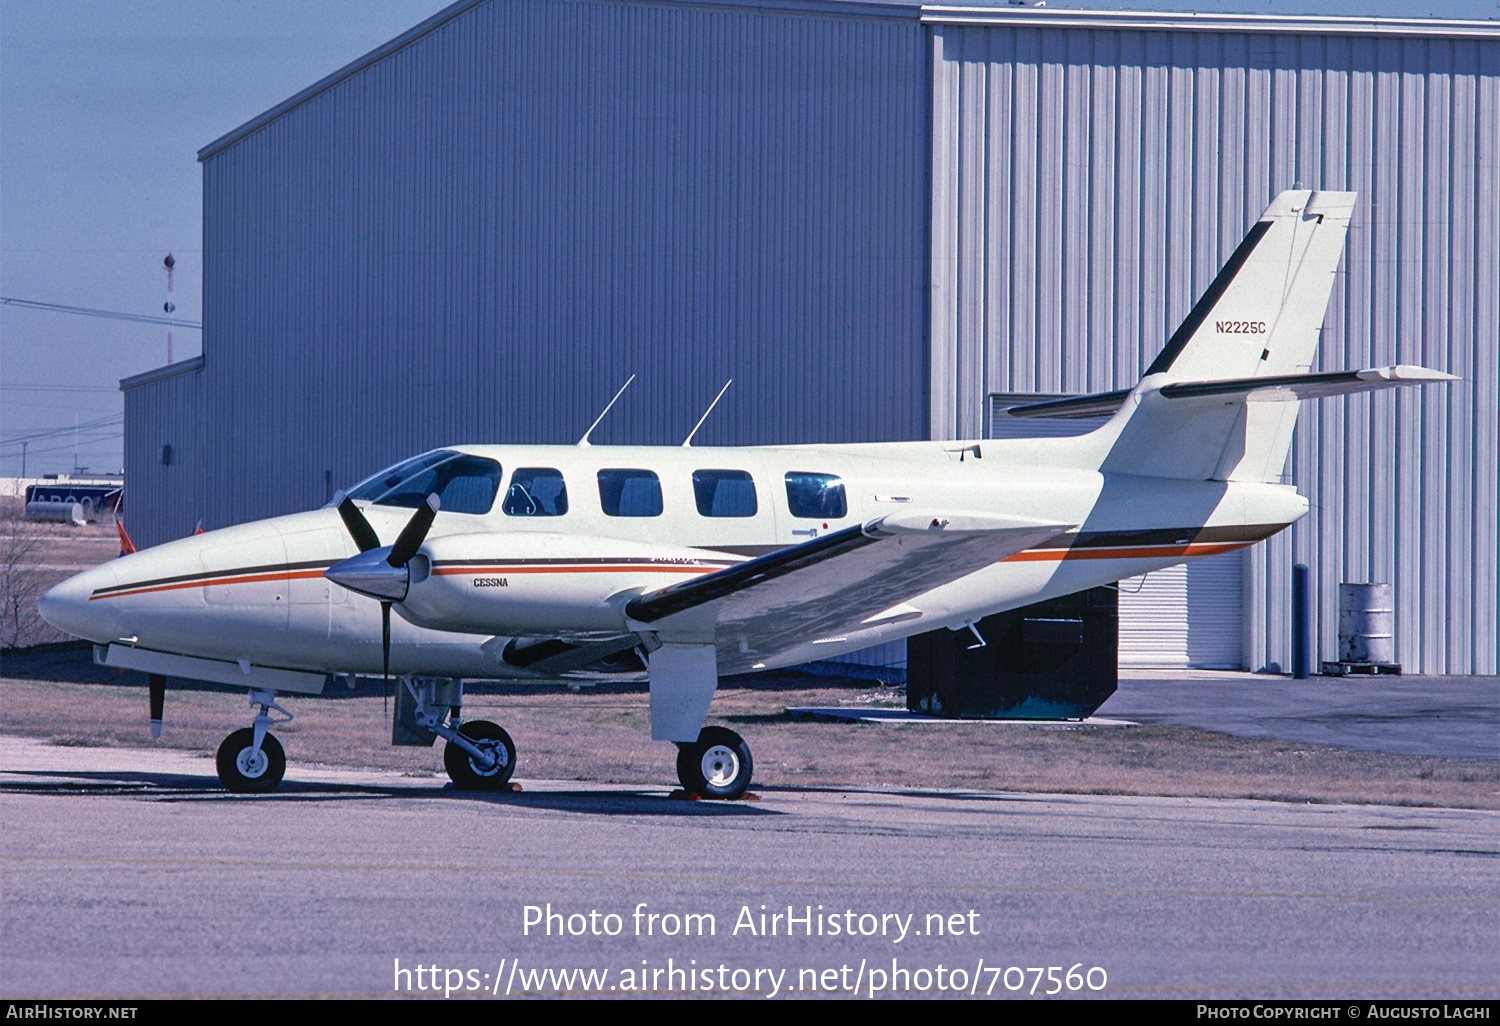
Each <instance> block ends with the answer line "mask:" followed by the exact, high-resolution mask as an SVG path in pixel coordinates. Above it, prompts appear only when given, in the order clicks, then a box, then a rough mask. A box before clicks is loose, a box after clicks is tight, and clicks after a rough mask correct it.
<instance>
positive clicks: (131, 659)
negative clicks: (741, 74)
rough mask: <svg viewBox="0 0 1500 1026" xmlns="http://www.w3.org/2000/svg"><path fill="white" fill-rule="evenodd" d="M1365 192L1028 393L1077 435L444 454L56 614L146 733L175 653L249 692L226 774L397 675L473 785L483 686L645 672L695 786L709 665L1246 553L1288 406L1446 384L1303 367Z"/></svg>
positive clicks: (1288, 421)
mask: <svg viewBox="0 0 1500 1026" xmlns="http://www.w3.org/2000/svg"><path fill="white" fill-rule="evenodd" d="M1354 198H1355V196H1354V194H1353V193H1348V192H1309V191H1301V190H1293V191H1289V192H1283V193H1282V194H1281V195H1279V196H1277V197H1276V198H1275V200H1274V201H1273V202H1272V203H1271V205H1270V207H1269V208H1268V209H1267V210H1266V212H1265V213H1264V214H1263V215H1262V216H1261V217H1260V219H1259V220H1257V221H1256V222H1255V224H1254V225H1252V226H1251V228H1250V231H1249V234H1247V235H1246V236H1245V239H1244V241H1243V242H1241V243H1240V245H1239V247H1238V248H1237V249H1236V250H1235V251H1234V254H1233V255H1232V256H1231V257H1230V258H1229V262H1228V263H1227V264H1225V266H1224V268H1223V270H1222V271H1220V272H1219V275H1218V277H1217V278H1215V279H1214V282H1213V284H1212V285H1211V286H1210V287H1209V289H1208V291H1207V292H1206V293H1204V295H1203V297H1202V298H1201V299H1199V300H1198V302H1197V304H1196V305H1195V306H1194V307H1193V309H1192V312H1191V313H1189V314H1188V317H1187V319H1186V320H1185V321H1184V322H1183V324H1182V326H1181V327H1180V328H1178V329H1177V331H1176V333H1174V334H1173V335H1172V337H1171V339H1170V340H1169V341H1168V343H1167V346H1166V348H1165V350H1164V351H1163V352H1162V353H1161V355H1160V356H1159V357H1157V359H1156V361H1155V362H1154V363H1153V364H1152V365H1151V367H1150V369H1149V370H1148V371H1147V373H1146V375H1145V377H1144V378H1142V379H1141V382H1140V383H1139V384H1138V385H1136V386H1135V387H1134V388H1132V389H1128V390H1121V391H1119V392H1112V393H1108V394H1102V395H1092V396H1083V397H1079V398H1070V399H1062V400H1056V401H1051V402H1041V403H1035V404H1033V405H1030V406H1023V407H1019V408H1015V409H1012V410H1011V411H1010V414H1011V415H1012V416H1019V417H1055V416H1061V417H1068V416H1075V417H1076V416H1085V415H1104V414H1108V413H1110V411H1113V416H1112V417H1111V418H1110V419H1109V420H1108V422H1107V423H1105V424H1104V425H1103V426H1102V427H1100V428H1098V429H1097V430H1095V431H1093V432H1091V433H1089V434H1085V435H1080V436H1077V437H1071V438H1022V439H1014V440H1007V441H984V442H976V441H964V442H902V443H894V444H871V445H820V446H768V447H750V448H691V447H689V446H688V445H686V444H684V445H683V446H676V447H670V448H669V447H643V446H642V447H636V446H621V447H616V446H609V447H604V446H600V447H590V446H589V445H588V444H587V435H585V438H584V441H583V442H581V443H579V444H578V445H572V446H504V445H464V446H454V447H452V448H447V449H440V450H436V451H433V452H429V453H425V454H423V455H421V456H417V457H415V458H414V459H410V460H407V461H406V462H404V463H400V464H398V465H396V466H394V467H391V468H390V469H388V470H383V471H381V472H380V473H378V474H376V475H374V476H373V477H370V478H369V479H367V480H365V481H363V482H361V483H360V484H358V485H356V486H355V487H354V488H353V489H351V490H350V491H349V493H348V494H347V495H345V496H343V497H341V499H336V500H335V502H334V503H331V504H330V505H329V506H327V507H324V508H323V509H319V510H314V511H311V512H305V513H295V514H292V515H289V516H282V517H275V518H272V519H270V520H262V521H259V522H256V523H250V524H244V525H241V526H238V527H230V528H226V529H224V530H220V531H213V532H210V533H208V534H203V535H197V536H194V537H191V538H185V539H183V540H181V541H175V542H170V543H168V544H165V545H161V546H158V547H156V548H153V549H150V550H148V551H144V552H140V553H136V554H134V555H128V556H125V557H123V558H121V559H118V560H115V561H113V562H111V563H107V564H105V565H103V566H100V567H97V568H95V569H92V570H89V571H86V572H84V573H81V574H79V575H78V576H76V577H74V578H72V579H71V580H68V581H66V582H64V583H62V584H60V585H58V586H57V587H56V588H54V589H52V590H51V591H50V592H48V593H47V595H46V596H45V597H44V598H43V599H42V600H41V612H42V615H43V616H44V617H45V618H46V619H47V621H48V622H49V623H51V624H53V625H54V626H56V627H58V628H60V629H62V630H64V631H68V632H70V633H72V634H76V635H79V636H80V637H83V638H87V639H89V640H91V641H93V642H95V643H96V649H95V654H96V659H97V660H98V661H99V662H100V663H102V664H104V665H107V666H117V667H126V668H130V669H135V670H140V671H144V672H145V673H147V674H148V675H150V677H149V679H150V682H151V699H152V701H151V705H152V719H153V733H155V732H157V731H159V729H160V720H161V693H162V687H163V684H164V680H165V677H166V676H168V675H170V676H176V677H183V678H190V679H200V680H208V681H218V682H224V683H232V684H243V685H245V686H246V687H248V689H249V692H250V702H251V705H252V706H253V707H258V708H259V712H258V714H257V715H256V716H255V717H254V724H253V726H251V727H247V728H244V729H241V730H237V731H235V732H234V733H232V734H230V735H229V737H228V738H227V739H226V740H225V742H224V744H223V745H222V746H221V747H220V749H219V753H218V771H219V776H220V778H221V779H222V780H223V782H224V785H225V786H226V787H227V788H229V789H230V790H231V791H241V792H259V791H269V790H271V789H273V788H274V787H276V785H277V784H278V783H279V782H280V780H281V777H282V773H283V772H284V770H285V765H286V760H285V756H284V754H283V751H282V748H281V745H280V744H279V743H278V742H277V741H276V739H275V738H274V737H273V736H272V735H271V734H270V733H268V732H267V727H268V726H270V725H271V724H273V723H276V722H284V721H285V719H288V718H290V714H288V713H287V712H286V711H285V710H284V709H282V708H281V707H280V706H279V705H278V704H277V703H276V695H277V693H278V692H291V693H294V694H314V695H315V694H318V693H320V692H321V691H322V690H323V687H324V684H325V682H326V681H327V680H328V678H329V676H330V675H352V674H372V673H377V672H384V673H385V674H386V675H387V677H388V676H389V674H390V673H391V672H392V671H394V672H395V673H396V674H397V675H398V676H399V677H400V686H401V687H403V688H404V689H406V695H404V696H398V697H401V698H403V699H405V698H407V697H408V696H409V699H410V704H409V707H408V708H409V709H414V717H413V718H414V720H415V723H416V725H417V726H418V727H419V728H420V729H421V730H422V731H424V732H426V733H425V734H424V735H423V736H424V737H425V738H426V740H427V742H428V743H431V741H432V737H430V736H427V735H429V734H430V735H435V736H438V737H442V738H444V739H446V742H447V747H446V750H445V752H444V763H445V765H446V767H447V770H448V773H449V775H450V776H451V777H452V779H453V783H454V784H455V785H456V786H458V787H460V788H469V789H484V788H500V787H503V786H505V784H506V781H508V780H509V778H510V776H511V773H512V771H513V770H514V768H515V762H516V753H515V746H514V745H513V744H512V742H511V739H510V737H509V736H508V735H507V734H506V732H505V731H504V730H503V729H501V728H500V727H499V726H498V725H496V724H494V723H490V722H487V721H483V720H463V719H462V718H461V716H460V710H461V705H462V680H463V679H464V678H469V679H496V678H542V679H554V680H555V679H558V678H564V679H572V680H576V681H582V682H589V681H600V680H640V679H644V680H648V681H649V682H650V693H651V736H652V737H653V738H655V739H658V740H664V741H672V742H675V743H676V744H677V746H678V750H679V751H678V757H677V771H678V775H679V777H680V779H681V782H682V785H683V787H684V788H686V789H687V790H688V791H691V792H695V793H697V794H699V795H701V796H706V797H718V798H735V797H738V796H739V795H741V794H743V793H744V791H745V789H746V787H747V786H748V785H749V783H750V775H751V757H750V749H749V746H748V745H747V744H746V743H745V741H744V740H743V739H742V738H741V737H739V735H737V734H735V733H734V732H733V731H730V730H727V729H725V728H723V727H717V726H708V727H705V726H704V721H705V718H706V717H707V715H708V711H709V703H710V701H711V700H712V698H713V695H714V690H715V688H716V687H717V685H718V681H719V677H720V676H721V675H724V674H734V673H747V672H751V671H756V670H769V669H775V668H777V667H785V666H792V665H795V664H798V663H804V662H807V661H809V660H813V659H826V658H829V657H832V656H837V655H839V654H840V653H844V652H850V651H853V650H855V649H859V648H864V647H866V646H869V645H873V644H876V643H879V642H884V641H890V640H892V639H896V638H903V637H907V636H909V635H913V634H917V633H920V632H923V631H930V630H934V629H937V628H945V627H946V628H949V629H953V630H961V629H964V628H965V627H967V626H970V625H972V624H974V623H975V622H976V621H977V620H979V619H980V618H982V617H984V616H987V615H989V614H991V613H996V612H999V611H1002V610H1006V609H1012V608H1016V607H1019V606H1024V605H1028V604H1030V603H1032V602H1036V601H1039V600H1042V599H1046V598H1051V597H1054V596H1058V595H1065V594H1068V593H1071V592H1076V591H1080V590H1083V589H1086V588H1091V587H1094V586H1097V585H1101V584H1106V583H1109V582H1113V581H1118V580H1120V579H1121V578H1125V577H1130V576H1133V575H1136V574H1141V573H1145V572H1147V571H1150V570H1156V569H1160V568H1162V567H1167V566H1171V565H1173V564H1176V563H1180V562H1183V561H1184V560H1188V559H1192V558H1195V557H1198V556H1207V555H1213V554H1215V553H1220V552H1228V551H1230V550H1233V549H1239V548H1243V547H1245V546H1247V545H1252V544H1254V543H1255V542H1258V541H1260V540H1262V539H1264V538H1266V537H1269V536H1270V535H1272V534H1274V533H1276V532H1277V531H1280V530H1281V529H1282V528H1284V527H1286V526H1287V525H1289V524H1291V523H1292V522H1293V521H1294V520H1296V519H1298V518H1299V517H1301V516H1303V515H1304V514H1305V513H1306V512H1307V509H1308V504H1307V501H1306V500H1305V499H1303V498H1302V496H1300V495H1298V494H1297V492H1296V491H1295V490H1294V489H1293V488H1292V487H1289V486H1286V485H1282V484H1279V483H1277V481H1278V478H1279V477H1280V475H1281V471H1282V467H1283V465H1284V463H1285V462H1286V456H1287V450H1288V448H1289V446H1290V443H1291V436H1292V427H1293V424H1294V422H1295V420H1296V416H1297V408H1298V405H1299V401H1300V400H1302V399H1315V398H1322V397H1325V396H1332V395H1343V394H1347V393H1350V392H1362V391H1368V390H1371V389H1378V388H1387V387H1391V386H1396V385H1408V384H1410V385H1418V384H1427V383H1431V382H1438V381H1450V380H1454V379H1453V378H1452V377H1451V376H1450V375H1447V374H1443V373H1439V372H1437V371H1431V370H1426V369H1424V368H1420V367H1409V366H1395V367H1380V368H1371V369H1366V370H1349V371H1338V372H1334V373H1317V374H1314V373H1309V368H1310V366H1311V364H1312V362H1313V354H1314V350H1315V348H1316V344H1317V340H1318V333H1319V331H1320V330H1321V324H1322V319H1323V312H1324V309H1325V307H1326V306H1327V304H1328V296H1329V291H1330V289H1331V288H1332V286H1333V279H1334V274H1335V270H1336V267H1337V265H1338V262H1339V257H1340V253H1341V252H1342V249H1343V243H1344V235H1345V233H1346V231H1347V229H1348V227H1349V218H1350V213H1351V210H1352V209H1353V206H1354ZM617 398H618V396H617ZM596 423H597V421H596ZM700 423H701V421H700ZM590 430H592V428H591V429H590ZM413 510H415V512H413ZM393 609H394V610H395V611H396V613H398V614H399V618H398V619H396V620H395V621H394V622H393V621H392V620H391V617H390V612H391V610H393ZM393 626H394V629H392V627H393ZM398 709H399V707H398Z"/></svg>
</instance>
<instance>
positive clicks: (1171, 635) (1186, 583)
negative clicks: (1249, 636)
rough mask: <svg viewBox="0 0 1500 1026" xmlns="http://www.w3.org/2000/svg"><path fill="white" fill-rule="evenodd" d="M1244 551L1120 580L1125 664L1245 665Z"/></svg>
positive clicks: (1230, 667)
mask: <svg viewBox="0 0 1500 1026" xmlns="http://www.w3.org/2000/svg"><path fill="white" fill-rule="evenodd" d="M1244 573H1245V555H1244V553H1243V552H1226V553H1224V554H1223V555H1219V556H1206V557H1204V558H1203V559H1197V560H1194V561H1193V562H1191V563H1185V564H1181V565H1178V566H1172V567H1168V568H1167V569H1165V570H1155V571H1152V572H1151V573H1149V574H1146V575H1145V576H1144V577H1131V578H1129V579H1128V580H1124V581H1121V582H1120V665H1121V666H1179V667H1182V666H1191V667H1199V668H1202V669H1211V670H1233V669H1240V668H1241V667H1243V666H1244V665H1245V641H1244V619H1243V605H1244V591H1243V588H1244Z"/></svg>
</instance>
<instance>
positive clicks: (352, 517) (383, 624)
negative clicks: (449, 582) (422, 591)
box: [323, 492, 441, 690]
mask: <svg viewBox="0 0 1500 1026" xmlns="http://www.w3.org/2000/svg"><path fill="white" fill-rule="evenodd" d="M440 505H441V504H440V503H439V502H438V497H437V493H436V492H434V493H432V494H431V495H429V496H427V501H426V502H424V503H422V505H420V506H418V507H417V511H416V512H415V513H413V514H412V516H411V519H410V520H408V521H407V522H406V526H405V527H403V528H402V529H401V533H400V534H399V535H397V536H396V544H394V545H389V546H386V545H381V544H380V536H379V535H377V534H376V533H375V529H374V528H373V527H371V526H370V522H369V521H368V520H366V519H365V515H364V514H363V513H362V512H360V509H359V507H358V506H356V505H354V500H353V499H351V498H349V497H348V496H347V495H346V496H344V497H343V498H342V499H341V500H340V501H339V503H338V511H339V517H340V518H341V519H342V520H343V521H344V527H346V528H347V529H348V531H349V536H350V537H351V538H353V539H354V544H355V545H357V546H359V555H357V556H350V557H349V558H348V559H345V560H341V561H340V562H338V563H335V564H333V566H331V567H329V568H328V569H327V570H325V571H323V576H324V577H326V578H328V579H329V580H330V581H332V582H333V583H334V584H337V585H340V586H342V587H345V588H348V589H349V590H350V591H355V592H358V593H359V594H361V595H368V596H369V597H370V598H373V599H376V600H378V601H379V602H380V658H381V672H382V674H383V676H384V678H385V682H386V688H387V690H389V686H390V677H391V603H393V602H400V601H401V600H402V599H404V598H406V592H407V589H408V588H410V587H411V571H410V570H409V569H408V568H407V564H408V563H410V562H411V560H412V557H413V556H415V555H416V554H417V550H418V549H420V548H421V547H422V542H423V540H425V539H426V537H427V532H428V531H430V530H432V521H433V519H434V518H435V517H436V516H437V512H438V508H439V506H440Z"/></svg>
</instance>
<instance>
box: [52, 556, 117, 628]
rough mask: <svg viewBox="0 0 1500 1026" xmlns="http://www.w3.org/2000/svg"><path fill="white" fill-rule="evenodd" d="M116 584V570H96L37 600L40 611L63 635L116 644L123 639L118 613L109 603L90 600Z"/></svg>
mask: <svg viewBox="0 0 1500 1026" xmlns="http://www.w3.org/2000/svg"><path fill="white" fill-rule="evenodd" d="M117 583H118V581H117V580H116V577H115V571H114V568H113V567H111V566H109V565H108V564H105V565H104V566H96V567H94V568H93V569H92V570H85V571H84V572H83V573H81V574H77V575H75V576H73V577H69V578H68V579H67V580H66V581H63V582H62V583H61V584H59V585H57V586H56V587H54V588H52V589H51V590H50V591H48V592H47V593H46V594H45V595H43V596H42V597H41V598H40V599H38V600H37V604H36V605H37V611H38V612H39V613H41V614H42V619H43V620H46V621H47V622H48V623H50V624H51V625H52V626H54V627H56V628H57V629H58V630H60V631H66V632H67V633H68V634H72V635H76V636H77V637H80V638H87V639H88V640H90V641H113V640H115V639H116V638H118V637H119V636H120V633H119V623H118V620H119V613H118V611H117V610H116V609H115V608H114V606H113V605H112V604H111V603H109V602H91V601H89V599H90V597H91V596H92V595H93V594H94V592H95V591H96V590H97V589H99V588H109V587H112V586H114V585H115V584H117Z"/></svg>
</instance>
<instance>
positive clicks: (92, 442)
mask: <svg viewBox="0 0 1500 1026" xmlns="http://www.w3.org/2000/svg"><path fill="white" fill-rule="evenodd" d="M950 2H955V0H950ZM445 6H447V2H446V0H129V2H125V0H0V296H12V297H19V298H22V299H28V300H38V301H42V302H50V303H62V304H67V305H70V306H82V307H94V308H99V309H106V310H122V311H130V312H134V313H146V314H154V313H159V312H160V310H161V304H162V302H163V301H164V300H165V298H166V296H165V291H166V275H165V272H164V270H163V269H162V266H161V261H162V257H163V256H165V254H166V253H167V252H168V251H169V250H170V251H171V252H172V253H173V254H174V255H175V257H176V259H177V270H176V301H177V308H178V309H177V315H178V316H179V317H181V318H183V319H185V320H190V321H196V320H200V319H201V316H202V305H201V301H200V298H201V297H200V293H201V287H202V274H201V269H202V261H203V254H202V252H201V246H202V217H201V213H202V210H201V208H202V181H201V173H200V169H199V165H198V163H197V157H196V155H197V151H198V149H199V148H200V147H202V146H204V145H205V144H207V143H209V142H211V141H212V140H214V139H216V138H218V137H219V136H220V135H223V134H224V133H225V132H228V131H229V130H230V129H232V128H234V127H236V126H237V125H239V124H241V123H243V122H245V121H247V120H249V119H250V118H252V117H254V116H255V115H256V114H259V113H260V112H261V111H263V110H265V109H266V108H268V107H271V106H273V105H275V104H276V103H278V102H279V101H281V100H283V99H285V98H286V97H287V96H290V95H291V94H293V93H295V92H297V91H299V90H300V89H302V88H304V87H305V86H308V85H310V84H311V83H313V82H315V81H317V80H318V79H319V78H322V77H323V76H324V75H326V74H328V73H329V72H331V71H333V70H335V69H337V68H339V67H340V66H342V65H344V64H346V63H348V62H349V61H351V60H353V59H354V58H356V57H358V56H360V55H361V54H363V53H366V52H368V51H369V50H372V49H374V48H375V47H376V46H379V45H380V44H381V43H383V42H385V41H386V40H388V39H390V38H391V37H393V36H396V35H398V34H399V33H401V32H403V31H405V30H406V29H408V28H410V27H411V26H413V25H415V24H417V23H418V22H420V21H422V20H423V19H425V18H427V17H428V16H429V15H431V14H433V13H435V12H436V11H439V10H441V9H442V8H443V7H445ZM1049 6H1051V7H1073V8H1084V9H1101V8H1106V9H1136V10H1200V11H1212V12H1224V11H1253V12H1259V13H1275V14H1299V13H1301V14H1378V15H1391V16H1424V15H1427V16H1434V15H1435V16H1439V17H1450V18H1488V19H1495V18H1500V3H1497V2H1496V0H1402V2H1396V0H1296V2H1293V0H1240V2H1233V0H1198V2H1196V3H1189V2H1177V0H1114V2H1107V0H1094V2H1088V0H1076V2H1074V0H1051V2H1050V4H1049ZM174 335H175V339H174V341H175V355H176V358H177V359H184V358H187V357H189V356H193V355H196V354H197V353H198V351H199V342H200V338H199V335H200V333H199V332H197V331H193V330H188V329H183V328H179V329H177V331H176V332H175V333H174ZM165 362H166V329H165V328H164V327H160V326H152V325H141V324H132V323H127V322H121V321H112V320H100V319H94V318H84V317H76V316H70V315H64V314H57V313H48V312H41V311H35V310H23V309H17V308H15V307H0V385H4V386H5V387H4V388H3V390H0V475H5V476H13V475H15V474H18V473H19V472H20V462H21V461H20V455H21V454H20V449H19V446H18V445H16V444H7V443H14V442H15V440H16V439H18V438H20V437H21V436H24V435H27V434H32V433H37V432H45V431H49V430H52V429H62V434H59V435H54V436H53V437H51V438H45V439H36V440H34V441H33V442H32V443H31V445H30V447H29V449H30V453H29V458H28V462H27V471H28V473H30V474H32V475H36V474H40V473H47V472H57V471H66V470H70V469H72V467H73V465H74V447H73V436H72V431H71V427H72V425H73V423H74V421H75V418H76V419H77V420H78V421H80V422H88V421H98V420H101V419H104V418H109V417H111V416H113V415H118V414H119V413H120V411H121V409H122V408H123V403H122V400H121V396H120V393H119V392H118V390H117V388H116V386H117V384H118V381H119V379H120V378H122V377H127V376H129V375H132V374H138V373H140V372H142V371H145V370H150V369H151V368H153V367H157V366H160V365H161V364H163V363H165ZM35 386H66V387H67V388H69V389H72V390H71V391H63V390H61V389H59V388H50V389H38V388H36V387H35ZM121 438H122V429H121V428H120V427H119V426H118V425H117V424H110V423H103V424H100V425H99V426H97V427H96V428H92V429H90V430H87V431H85V432H82V439H83V440H82V441H81V442H80V444H79V454H78V463H79V464H81V465H83V466H87V467H90V468H92V469H94V470H107V469H117V468H118V467H119V466H120V463H121V444H122V443H121Z"/></svg>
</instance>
